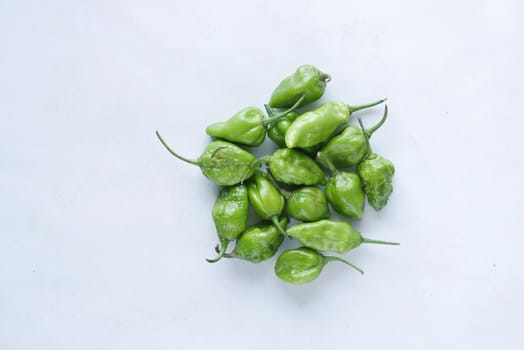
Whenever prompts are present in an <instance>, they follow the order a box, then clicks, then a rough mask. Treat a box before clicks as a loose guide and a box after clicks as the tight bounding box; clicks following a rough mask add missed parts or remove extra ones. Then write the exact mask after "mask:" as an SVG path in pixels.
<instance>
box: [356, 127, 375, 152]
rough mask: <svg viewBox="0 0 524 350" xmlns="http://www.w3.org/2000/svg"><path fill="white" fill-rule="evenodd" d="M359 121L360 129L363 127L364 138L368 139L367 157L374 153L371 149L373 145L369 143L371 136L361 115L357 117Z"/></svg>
mask: <svg viewBox="0 0 524 350" xmlns="http://www.w3.org/2000/svg"><path fill="white" fill-rule="evenodd" d="M357 119H358V123H359V124H360V129H362V133H363V134H364V139H365V140H366V147H367V150H368V151H367V154H366V157H369V156H370V155H372V154H373V151H372V150H371V145H370V144H369V137H368V136H367V134H366V129H365V128H364V124H363V123H362V119H361V118H360V117H358V118H357Z"/></svg>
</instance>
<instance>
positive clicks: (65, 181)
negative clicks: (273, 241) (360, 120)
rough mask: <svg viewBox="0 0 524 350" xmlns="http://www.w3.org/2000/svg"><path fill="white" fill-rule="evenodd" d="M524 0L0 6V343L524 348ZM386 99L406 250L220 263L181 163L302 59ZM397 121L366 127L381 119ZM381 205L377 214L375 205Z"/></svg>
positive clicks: (389, 222)
mask: <svg viewBox="0 0 524 350" xmlns="http://www.w3.org/2000/svg"><path fill="white" fill-rule="evenodd" d="M522 18H524V4H523V2H522V1H518V0H515V1H494V0H493V1H460V2H457V1H442V0H440V1H424V2H421V1H407V0H404V1H394V2H393V1H392V2H390V1H374V2H365V1H304V0H302V1H289V2H279V1H267V0H264V1H251V2H241V1H237V2H235V1H224V2H218V1H217V2H212V1H207V2H205V1H189V2H182V1H143V2H139V1H131V2H130V1H107V0H105V1H85V2H82V1H80V2H79V1H59V0H52V1H46V2H41V1H22V0H20V1H3V2H1V3H0V47H1V53H0V118H1V127H0V349H2V350H14V349H17V350H18V349H50V350H51V349H52V350H59V349H68V350H71V349H75V350H80V349H156V350H158V349H226V348H227V349H236V348H249V349H291V348H301V349H318V348H321V347H325V348H329V349H422V348H423V349H446V348H448V349H449V348H454V349H492V348H504V349H522V348H523V347H524V341H523V340H522V335H521V334H519V333H521V332H522V324H523V322H524V301H523V295H524V277H523V272H522V267H523V262H524V258H523V254H522V246H523V244H524V225H523V224H522V222H523V221H522V209H523V208H524V206H523V199H522V198H523V196H524V186H523V184H522V177H523V173H524V166H523V161H522V160H523V159H524V142H523V140H522V131H523V130H524V129H523V127H524V117H523V116H522V111H521V109H520V105H521V102H522V96H523V95H524V73H523V69H522V63H523V62H524V26H523V24H522ZM303 63H312V64H315V65H317V66H318V67H320V68H322V69H323V70H325V71H327V72H329V73H330V74H331V75H332V76H333V81H332V82H331V83H330V84H329V87H328V90H327V94H326V97H325V99H326V100H328V99H342V100H345V101H348V102H353V103H359V102H367V101H370V100H373V99H375V98H380V97H383V96H387V97H388V98H389V101H388V104H389V106H390V111H391V113H390V118H389V120H388V122H387V123H386V125H385V126H384V128H383V129H382V130H380V131H379V132H377V134H376V136H375V138H374V140H373V144H374V150H375V151H376V152H379V153H382V154H384V155H385V156H387V157H388V158H390V159H392V160H393V161H394V162H395V164H396V167H397V174H396V175H395V183H394V185H395V192H394V194H393V196H392V198H391V201H390V204H389V205H388V207H387V208H386V209H385V210H384V211H382V212H380V213H375V212H373V211H371V210H367V212H366V216H365V219H364V220H363V222H362V223H360V224H359V225H358V227H359V228H360V229H361V230H362V231H363V232H364V234H367V235H368V236H371V237H376V238H383V239H390V240H398V241H400V242H401V243H402V244H401V246H400V247H377V246H363V247H361V248H359V249H358V250H355V251H354V252H352V253H350V254H348V255H347V257H348V258H350V259H351V260H352V261H353V262H354V263H356V264H358V265H359V266H361V267H362V268H364V270H365V271H366V274H365V275H364V276H360V275H359V274H357V273H355V272H354V271H352V270H350V269H348V268H346V267H345V266H343V265H342V264H331V265H328V266H327V267H326V269H325V270H324V272H323V274H322V275H321V276H320V278H319V279H318V280H317V281H316V282H315V283H311V284H309V285H304V286H298V287H297V286H289V285H286V284H284V283H282V282H280V281H279V280H278V279H277V278H276V277H274V276H273V271H272V267H273V263H274V260H272V261H270V262H267V263H263V264H260V265H250V264H247V263H242V262H240V261H230V260H229V261H222V262H221V263H219V264H216V265H210V264H207V263H206V262H205V261H204V258H205V257H208V256H211V255H212V254H213V250H212V248H213V246H214V244H215V240H216V238H215V234H214V228H213V223H212V221H211V217H210V209H211V206H212V204H213V201H214V194H215V187H214V186H213V185H212V184H211V183H209V182H208V181H206V180H205V179H204V178H203V177H202V176H201V174H200V172H199V170H198V169H196V168H193V167H190V166H189V165H186V164H183V163H181V162H178V161H176V160H175V159H174V158H172V157H171V156H170V155H169V154H168V153H167V152H165V150H164V149H162V147H161V145H160V144H159V142H158V141H157V140H156V139H155V137H154V130H155V129H157V128H158V129H159V130H160V131H161V132H162V133H163V135H164V136H165V138H166V139H167V140H168V142H169V143H171V144H172V146H173V147H174V148H176V149H177V150H178V151H179V152H180V153H182V154H185V155H187V156H197V155H198V154H199V153H200V152H201V150H202V149H203V147H204V145H205V144H206V142H208V138H207V137H206V135H205V133H204V127H205V126H206V125H207V124H209V123H210V122H212V121H217V120H221V119H224V118H226V117H228V116H229V115H231V114H232V113H234V112H236V111H237V110H239V109H241V108H243V107H245V106H247V105H251V104H253V105H258V106H262V104H263V103H264V102H266V101H267V98H268V96H269V94H270V93H271V91H272V89H273V88H274V87H275V85H276V83H277V82H278V81H279V80H280V79H281V78H282V77H283V76H285V75H287V74H289V73H291V72H292V71H293V70H294V69H295V68H296V66H298V65H299V64H303ZM379 114H380V110H374V111H373V112H372V113H369V117H367V118H369V120H370V121H371V120H375V119H374V118H378V115H379ZM367 209H369V208H367Z"/></svg>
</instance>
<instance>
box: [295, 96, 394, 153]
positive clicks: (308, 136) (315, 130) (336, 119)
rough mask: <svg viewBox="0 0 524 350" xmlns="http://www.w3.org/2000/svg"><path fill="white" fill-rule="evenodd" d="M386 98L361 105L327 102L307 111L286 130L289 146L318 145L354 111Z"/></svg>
mask: <svg viewBox="0 0 524 350" xmlns="http://www.w3.org/2000/svg"><path fill="white" fill-rule="evenodd" d="M382 102H384V100H379V101H375V102H372V103H368V104H365V105H360V106H348V105H347V104H345V103H343V102H326V103H324V104H323V105H321V106H320V107H318V108H317V109H315V110H312V111H309V112H306V113H304V114H302V115H300V116H298V118H297V119H295V121H294V122H293V123H292V124H291V126H290V127H289V128H288V129H287V132H286V146H287V147H288V148H295V147H300V148H305V147H311V146H315V145H318V144H319V143H321V142H324V141H326V140H327V139H329V137H330V136H331V134H333V132H334V131H335V130H336V129H337V128H338V127H339V126H342V125H344V124H346V123H347V122H348V121H349V118H350V116H351V114H352V113H353V112H356V111H358V110H361V109H365V108H369V107H373V106H376V105H378V104H380V103H382Z"/></svg>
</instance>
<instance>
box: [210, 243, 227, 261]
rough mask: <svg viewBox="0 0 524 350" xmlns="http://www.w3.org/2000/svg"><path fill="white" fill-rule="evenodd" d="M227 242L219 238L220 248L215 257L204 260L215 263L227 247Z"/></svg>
mask: <svg viewBox="0 0 524 350" xmlns="http://www.w3.org/2000/svg"><path fill="white" fill-rule="evenodd" d="M228 244H229V241H228V240H226V239H221V240H220V250H219V251H218V255H217V256H216V258H214V259H206V261H207V262H208V263H216V262H217V261H219V260H220V259H222V257H223V256H224V255H225V254H226V249H227V246H228ZM215 250H216V247H215Z"/></svg>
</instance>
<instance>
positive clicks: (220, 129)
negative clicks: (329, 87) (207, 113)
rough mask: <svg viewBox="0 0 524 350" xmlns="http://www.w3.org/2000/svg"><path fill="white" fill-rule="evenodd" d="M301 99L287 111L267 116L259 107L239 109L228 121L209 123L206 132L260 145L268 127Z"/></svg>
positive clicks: (231, 140) (218, 136) (293, 107)
mask: <svg viewBox="0 0 524 350" xmlns="http://www.w3.org/2000/svg"><path fill="white" fill-rule="evenodd" d="M302 100H303V98H302V99H299V101H297V103H295V105H294V106H292V107H291V108H290V109H288V110H287V111H283V112H280V113H278V114H276V115H271V116H270V118H266V116H265V115H264V112H262V110H260V109H259V108H257V107H248V108H244V109H243V110H241V111H239V112H238V113H236V114H235V115H233V116H232V117H231V118H229V119H228V120H226V121H223V122H218V123H214V124H211V125H209V126H208V127H207V128H206V133H207V134H208V135H210V136H213V137H217V138H219V139H223V140H226V141H230V142H235V143H240V144H242V145H245V146H252V147H254V146H259V145H260V144H262V142H264V140H265V138H266V128H267V127H268V126H269V125H271V124H272V123H275V122H277V121H279V120H280V119H281V118H284V117H286V115H288V113H291V112H292V111H293V110H294V109H295V108H297V106H298V105H299V104H300V102H302Z"/></svg>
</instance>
